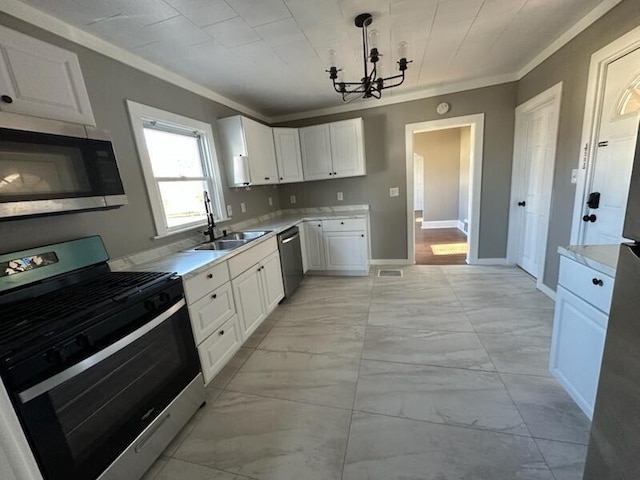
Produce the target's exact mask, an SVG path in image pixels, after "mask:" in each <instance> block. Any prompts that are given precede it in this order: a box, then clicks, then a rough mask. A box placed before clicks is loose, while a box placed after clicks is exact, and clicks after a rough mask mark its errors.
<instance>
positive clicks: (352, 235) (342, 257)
mask: <svg viewBox="0 0 640 480" xmlns="http://www.w3.org/2000/svg"><path fill="white" fill-rule="evenodd" d="M324 253H325V270H366V269H367V268H368V263H369V262H368V259H367V241H366V238H365V234H364V233H362V232H325V233H324Z"/></svg>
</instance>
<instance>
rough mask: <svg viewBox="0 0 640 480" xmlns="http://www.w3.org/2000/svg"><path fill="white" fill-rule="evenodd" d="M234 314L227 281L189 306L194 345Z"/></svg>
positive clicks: (231, 296) (229, 284) (234, 310)
mask: <svg viewBox="0 0 640 480" xmlns="http://www.w3.org/2000/svg"><path fill="white" fill-rule="evenodd" d="M235 314H236V307H235V304H234V302H233V293H232V291H231V283H229V282H227V283H225V284H224V285H223V286H221V287H220V288H218V289H217V290H215V291H213V292H211V293H209V294H208V295H205V296H204V297H203V298H201V299H200V300H198V301H197V302H196V303H194V304H193V305H191V306H189V316H190V317H191V327H192V329H193V336H194V338H195V339H196V345H199V344H200V343H202V341H203V340H204V339H206V338H207V337H208V336H209V335H211V334H212V333H213V332H215V331H216V330H217V329H218V328H219V327H220V326H221V325H222V324H223V323H224V322H226V321H227V320H229V319H230V318H231V317H233V316H234V315H235Z"/></svg>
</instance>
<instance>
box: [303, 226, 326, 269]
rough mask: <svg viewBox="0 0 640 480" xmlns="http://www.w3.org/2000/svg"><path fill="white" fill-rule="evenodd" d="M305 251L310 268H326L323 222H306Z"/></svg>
mask: <svg viewBox="0 0 640 480" xmlns="http://www.w3.org/2000/svg"><path fill="white" fill-rule="evenodd" d="M304 230H305V231H304V237H305V253H306V258H307V261H306V263H307V269H308V270H324V242H323V240H322V222H320V221H315V222H304Z"/></svg>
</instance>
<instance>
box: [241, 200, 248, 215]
mask: <svg viewBox="0 0 640 480" xmlns="http://www.w3.org/2000/svg"><path fill="white" fill-rule="evenodd" d="M240 211H241V212H242V213H246V212H247V206H246V205H245V204H244V202H240Z"/></svg>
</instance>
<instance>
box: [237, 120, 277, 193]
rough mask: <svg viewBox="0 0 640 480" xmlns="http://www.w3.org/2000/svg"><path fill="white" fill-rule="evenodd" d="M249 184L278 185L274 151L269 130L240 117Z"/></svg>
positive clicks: (264, 126)
mask: <svg viewBox="0 0 640 480" xmlns="http://www.w3.org/2000/svg"><path fill="white" fill-rule="evenodd" d="M242 126H243V130H244V138H245V143H246V145H247V156H248V157H249V170H250V172H251V183H253V184H254V185H267V184H271V183H278V167H277V164H276V151H275V147H274V144H273V134H272V133H271V128H269V127H267V126H266V125H262V124H261V123H258V122H255V121H253V120H250V119H248V118H244V117H242Z"/></svg>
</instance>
